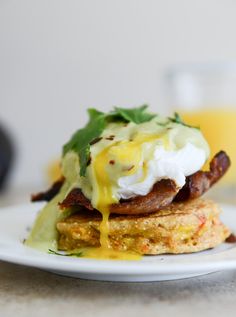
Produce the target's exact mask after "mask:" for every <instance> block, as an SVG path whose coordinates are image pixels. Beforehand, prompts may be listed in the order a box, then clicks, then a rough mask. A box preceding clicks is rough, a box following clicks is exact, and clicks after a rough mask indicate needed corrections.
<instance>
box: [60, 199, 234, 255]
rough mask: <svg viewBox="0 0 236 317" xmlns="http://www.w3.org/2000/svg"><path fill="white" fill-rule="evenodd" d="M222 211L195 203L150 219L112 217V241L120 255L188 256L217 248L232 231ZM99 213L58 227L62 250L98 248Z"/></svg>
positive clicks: (207, 203) (199, 201)
mask: <svg viewBox="0 0 236 317" xmlns="http://www.w3.org/2000/svg"><path fill="white" fill-rule="evenodd" d="M219 213H220V209H219V207H218V206H217V205H216V204H215V203H214V202H212V201H209V200H203V199H196V200H191V201H188V202H185V203H172V204H171V205H169V206H167V207H164V208H162V209H161V210H159V211H158V212H156V213H152V214H149V215H129V216H127V215H119V216H118V215H111V217H110V220H109V228H110V232H109V239H110V244H111V247H112V248H113V249H114V250H119V251H125V250H129V251H136V252H138V253H140V254H163V253H175V254H177V253H188V252H196V251H200V250H205V249H208V248H212V247H215V246H216V245H218V244H220V243H221V242H223V241H224V240H225V239H226V238H227V237H228V236H229V235H230V231H229V230H228V228H226V227H225V226H224V225H223V224H222V223H221V221H220V220H219ZM100 222H101V215H100V214H99V213H95V214H93V213H86V212H85V213H84V214H83V213H81V214H74V215H72V216H70V217H68V218H67V219H65V220H63V221H60V222H59V223H58V224H57V229H58V232H59V249H61V250H73V249H76V248H83V247H90V246H99V236H100V232H99V225H100Z"/></svg>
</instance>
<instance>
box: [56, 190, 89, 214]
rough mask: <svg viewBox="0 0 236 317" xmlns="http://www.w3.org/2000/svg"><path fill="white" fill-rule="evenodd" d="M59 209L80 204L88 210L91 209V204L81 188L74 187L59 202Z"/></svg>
mask: <svg viewBox="0 0 236 317" xmlns="http://www.w3.org/2000/svg"><path fill="white" fill-rule="evenodd" d="M59 206H60V208H61V209H65V208H70V207H76V206H82V207H85V208H87V209H89V210H93V209H94V208H93V206H92V204H91V202H90V200H89V199H88V198H86V197H85V196H84V194H83V193H82V191H81V189H79V188H75V189H72V191H71V192H70V193H69V194H68V195H67V196H66V198H65V199H64V200H63V201H62V202H61V203H59Z"/></svg>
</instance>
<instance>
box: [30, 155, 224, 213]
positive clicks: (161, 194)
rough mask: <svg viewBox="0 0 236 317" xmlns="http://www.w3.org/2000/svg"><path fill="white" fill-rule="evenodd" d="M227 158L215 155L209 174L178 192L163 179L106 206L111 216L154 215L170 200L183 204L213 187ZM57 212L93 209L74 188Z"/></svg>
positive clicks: (35, 198)
mask: <svg viewBox="0 0 236 317" xmlns="http://www.w3.org/2000/svg"><path fill="white" fill-rule="evenodd" d="M229 166H230V159H229V157H228V155H227V154H226V153H225V152H224V151H220V152H219V153H217V154H216V155H215V156H214V158H213V159H212V161H211V163H210V170H209V171H206V172H204V171H198V172H196V173H194V174H192V175H190V176H188V177H186V184H185V185H184V186H183V187H182V188H181V189H180V191H178V188H177V187H176V185H175V183H174V181H172V180H170V179H163V180H161V181H159V182H157V183H156V184H155V185H154V186H153V189H152V190H151V192H150V193H148V194H147V195H146V196H137V197H134V198H131V199H129V200H121V201H120V202H119V203H118V204H113V205H111V206H110V212H111V213H114V214H128V215H137V214H147V213H151V212H155V211H157V210H158V209H160V208H161V207H164V206H167V205H169V204H170V203H171V202H172V201H186V200H188V199H194V198H198V197H200V196H202V195H203V194H204V193H205V192H206V191H207V190H208V189H209V188H210V187H211V186H212V185H213V184H215V183H216V182H217V181H218V180H219V179H220V178H221V177H222V176H223V175H224V174H225V173H226V171H227V170H228V168H229ZM63 182H64V179H61V180H59V181H58V182H56V183H54V184H53V187H52V188H51V189H50V190H48V191H47V192H45V193H39V194H36V195H32V201H38V200H47V201H48V200H50V199H52V198H53V197H54V196H55V195H56V194H57V193H58V192H59V190H60V188H61V186H62V184H63ZM59 205H60V208H61V209H64V208H70V207H84V208H86V209H88V210H94V208H93V206H92V204H91V202H90V201H89V199H87V198H86V197H85V196H84V194H83V193H82V191H81V190H80V189H78V188H75V189H73V190H72V191H71V192H70V193H69V194H68V195H67V197H66V198H65V199H64V200H63V201H62V202H61V203H60V204H59Z"/></svg>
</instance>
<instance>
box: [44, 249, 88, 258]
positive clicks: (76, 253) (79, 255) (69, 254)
mask: <svg viewBox="0 0 236 317" xmlns="http://www.w3.org/2000/svg"><path fill="white" fill-rule="evenodd" d="M48 253H49V254H54V255H60V256H75V257H81V256H82V252H75V253H59V252H56V251H54V250H52V249H48Z"/></svg>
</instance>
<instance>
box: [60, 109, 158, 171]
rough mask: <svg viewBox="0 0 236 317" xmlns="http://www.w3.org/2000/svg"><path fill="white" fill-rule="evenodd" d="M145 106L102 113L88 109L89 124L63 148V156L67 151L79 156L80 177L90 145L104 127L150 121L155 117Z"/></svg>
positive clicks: (86, 162)
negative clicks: (112, 124)
mask: <svg viewBox="0 0 236 317" xmlns="http://www.w3.org/2000/svg"><path fill="white" fill-rule="evenodd" d="M147 107H148V106H147V105H143V106H141V107H137V108H132V109H125V108H119V107H115V108H114V110H113V111H111V112H109V113H104V112H101V111H98V110H96V109H93V108H91V109H88V114H89V122H88V123H87V125H86V126H85V127H84V128H82V129H80V130H78V131H76V132H75V133H74V134H73V135H72V137H71V139H70V141H69V142H68V143H66V144H65V145H64V146H63V155H65V154H66V153H67V152H69V151H74V152H76V153H77V154H78V155H79V160H80V176H85V173H86V168H87V165H88V164H89V161H90V146H91V143H93V141H94V140H95V139H97V138H99V137H100V135H101V134H102V132H103V131H104V130H105V128H106V126H107V124H108V123H110V122H116V121H121V122H134V123H136V124H140V123H143V122H147V121H150V120H151V119H153V118H154V117H155V116H156V115H155V114H151V113H148V112H147V111H146V110H147Z"/></svg>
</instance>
